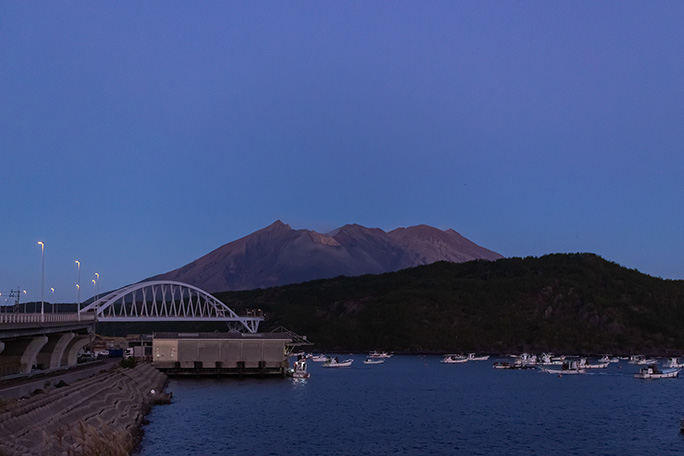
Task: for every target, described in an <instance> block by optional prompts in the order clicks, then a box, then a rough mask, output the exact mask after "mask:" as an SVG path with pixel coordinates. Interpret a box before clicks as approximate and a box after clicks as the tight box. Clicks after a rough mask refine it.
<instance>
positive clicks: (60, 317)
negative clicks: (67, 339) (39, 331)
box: [0, 313, 95, 324]
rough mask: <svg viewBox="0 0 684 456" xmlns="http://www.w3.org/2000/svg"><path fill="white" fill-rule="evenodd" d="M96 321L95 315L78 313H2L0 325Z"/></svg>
mask: <svg viewBox="0 0 684 456" xmlns="http://www.w3.org/2000/svg"><path fill="white" fill-rule="evenodd" d="M94 319H95V315H93V314H81V317H80V319H79V316H78V313H54V314H53V313H46V314H43V315H41V314H39V313H0V324H2V323H59V322H64V321H92V320H94Z"/></svg>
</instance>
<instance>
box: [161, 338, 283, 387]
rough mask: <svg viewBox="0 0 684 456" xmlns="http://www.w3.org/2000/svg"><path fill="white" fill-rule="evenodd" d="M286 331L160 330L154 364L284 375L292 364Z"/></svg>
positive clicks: (192, 371) (196, 371) (187, 371)
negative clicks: (182, 331)
mask: <svg viewBox="0 0 684 456" xmlns="http://www.w3.org/2000/svg"><path fill="white" fill-rule="evenodd" d="M291 342H292V338H291V337H290V336H288V335H287V334H286V333H240V332H227V333H217V332H210V333H203V332H197V333H156V334H155V335H154V337H153V340H152V365H153V366H154V367H156V368H157V369H159V370H160V371H162V372H164V373H166V374H167V375H219V376H242V375H262V376H263V375H281V376H284V375H285V373H286V372H287V369H288V367H289V361H288V356H287V355H288V344H290V343H291Z"/></svg>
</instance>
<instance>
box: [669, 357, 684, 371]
mask: <svg viewBox="0 0 684 456" xmlns="http://www.w3.org/2000/svg"><path fill="white" fill-rule="evenodd" d="M665 367H669V368H672V369H681V368H682V367H684V363H680V362H679V358H670V360H669V361H668V362H667V364H665Z"/></svg>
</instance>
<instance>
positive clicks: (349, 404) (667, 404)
mask: <svg viewBox="0 0 684 456" xmlns="http://www.w3.org/2000/svg"><path fill="white" fill-rule="evenodd" d="M348 357H349V356H340V359H343V358H344V359H346V358H348ZM351 357H353V358H354V359H355V361H354V364H353V365H352V367H350V368H338V369H330V368H323V367H322V366H321V364H320V363H313V362H310V363H309V372H311V378H309V379H306V380H303V379H299V380H295V379H281V378H279V379H272V378H270V379H269V378H265V379H253V378H248V379H242V380H239V379H177V380H176V379H172V380H171V381H170V382H169V385H168V390H169V391H172V392H173V394H174V397H173V403H172V404H171V405H165V406H158V407H155V408H154V409H153V410H152V412H151V414H150V415H149V416H148V418H149V420H150V424H149V425H147V426H146V427H145V434H144V437H143V441H142V444H141V448H140V449H139V453H138V454H139V455H141V456H172V455H198V456H200V455H201V456H205V455H292V454H308V455H385V454H399V455H402V454H404V455H428V454H444V455H461V454H462V455H550V454H555V455H637V454H638V455H642V454H650V455H670V454H672V455H675V454H676V455H681V454H684V436H682V435H681V434H680V432H679V422H680V419H681V418H682V417H684V379H679V378H677V379H661V380H638V379H634V378H632V374H633V373H634V372H636V371H637V370H638V368H637V367H636V366H633V365H629V364H627V363H626V362H624V361H623V362H620V363H619V364H612V365H610V366H609V367H608V368H606V369H600V370H597V371H596V372H592V373H587V374H585V375H565V376H562V377H559V376H557V375H552V374H545V373H541V372H539V371H537V370H499V369H493V368H492V362H493V361H496V360H495V359H490V360H489V361H478V362H468V363H465V364H451V365H449V364H447V365H445V364H440V362H439V361H440V359H441V358H440V357H436V356H428V357H418V356H394V357H393V358H391V359H389V360H387V361H386V362H385V363H384V364H380V365H364V364H363V359H364V357H361V356H351Z"/></svg>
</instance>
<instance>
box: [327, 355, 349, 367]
mask: <svg viewBox="0 0 684 456" xmlns="http://www.w3.org/2000/svg"><path fill="white" fill-rule="evenodd" d="M353 362H354V360H353V359H345V360H344V361H340V360H339V359H338V358H337V356H335V357H329V358H328V360H327V361H326V362H324V363H323V367H349V366H351V365H352V363H353Z"/></svg>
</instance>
